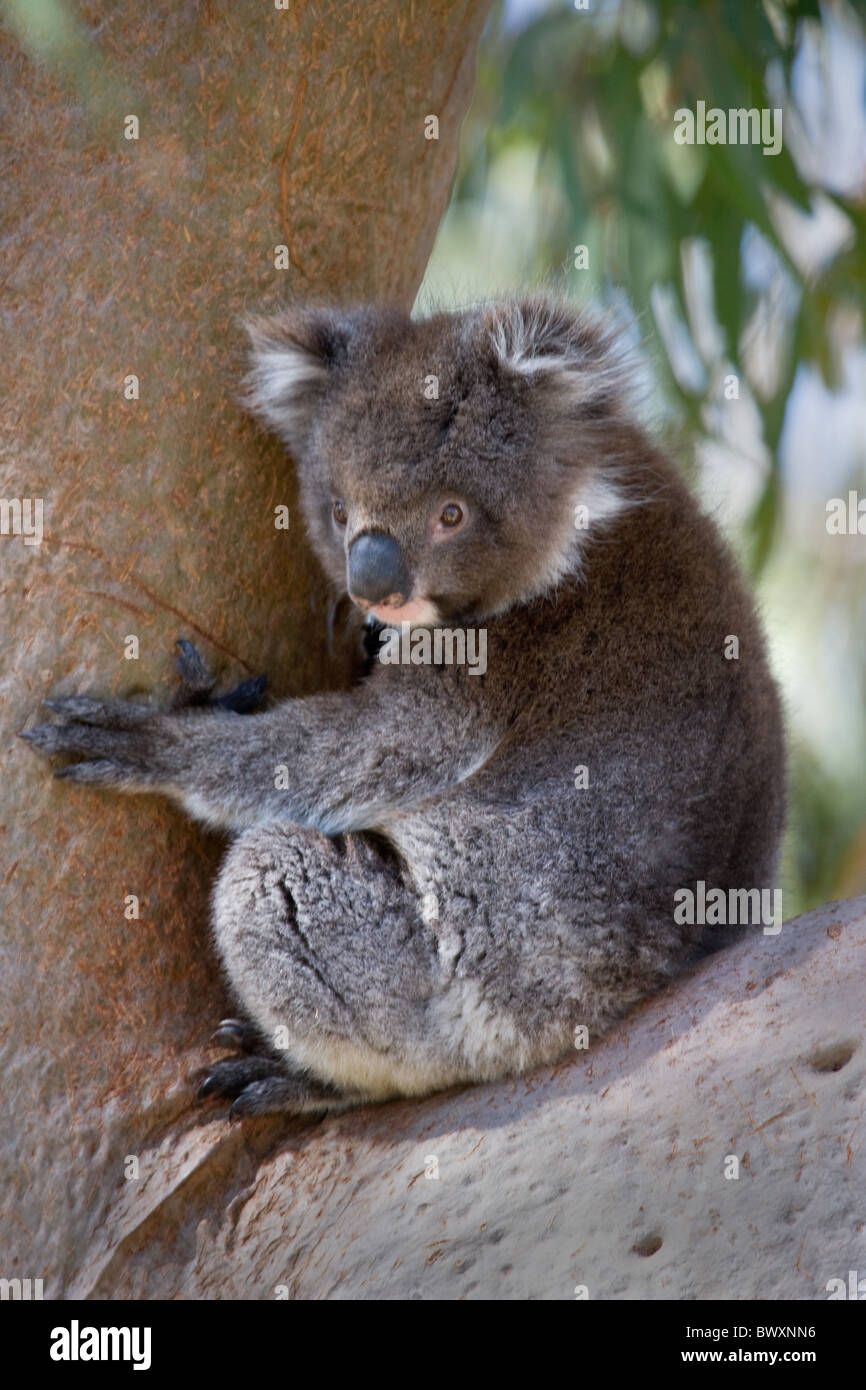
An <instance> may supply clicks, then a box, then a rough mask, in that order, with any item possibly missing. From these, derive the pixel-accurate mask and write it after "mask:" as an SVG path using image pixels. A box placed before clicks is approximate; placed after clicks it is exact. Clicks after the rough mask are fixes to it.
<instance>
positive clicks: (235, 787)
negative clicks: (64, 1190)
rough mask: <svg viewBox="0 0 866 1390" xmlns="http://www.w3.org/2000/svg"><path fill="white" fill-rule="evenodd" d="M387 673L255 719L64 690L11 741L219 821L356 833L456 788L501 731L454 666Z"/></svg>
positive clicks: (91, 779)
mask: <svg viewBox="0 0 866 1390" xmlns="http://www.w3.org/2000/svg"><path fill="white" fill-rule="evenodd" d="M387 675H388V677H391V678H390V679H389V678H387V677H386V678H384V679H380V680H375V679H372V680H369V681H367V682H366V683H365V684H363V685H362V686H361V687H360V688H359V689H357V690H355V691H352V692H350V693H346V694H343V693H336V694H325V695H316V696H312V697H310V698H308V699H301V700H287V701H286V702H285V703H283V704H281V705H278V706H277V707H276V708H275V709H273V710H271V711H269V712H268V713H266V714H259V715H239V714H233V713H229V712H226V711H222V710H183V711H179V712H174V713H157V712H154V711H152V710H149V709H147V708H146V707H143V706H141V705H134V704H127V703H124V702H121V701H103V700H94V699H91V698H89V697H87V696H73V697H71V698H67V699H59V700H55V701H48V702H47V703H48V705H49V707H50V708H51V709H53V710H54V711H55V713H56V714H57V715H59V716H60V720H61V722H60V723H56V724H44V725H41V726H39V727H38V728H35V729H30V730H27V731H26V732H25V733H24V734H23V735H22V737H24V738H26V739H28V740H29V741H30V742H31V743H32V744H34V745H35V747H36V748H38V749H39V750H40V751H42V752H45V753H49V754H54V753H71V754H75V755H77V756H78V757H79V758H80V759H82V761H80V762H77V763H73V764H71V765H70V766H69V767H66V768H64V769H63V770H62V771H61V772H60V773H58V776H61V777H67V778H69V779H71V780H72V781H76V782H83V783H88V784H91V785H101V786H113V787H116V788H118V789H119V790H124V791H132V792H158V793H162V794H164V795H167V796H171V797H173V798H174V799H175V800H177V801H179V802H180V803H181V805H182V806H183V807H184V808H185V809H186V810H187V812H188V813H189V814H190V815H192V816H195V817H196V818H198V819H200V820H203V821H205V822H206V823H208V824H209V825H212V826H215V827H219V828H221V829H226V830H240V829H243V828H245V827H247V826H252V825H256V824H261V823H263V822H266V821H275V820H287V821H288V820H290V821H295V822H297V823H299V824H302V825H308V826H313V827H316V828H318V829H320V830H323V831H325V832H326V833H328V834H338V833H340V832H344V831H349V830H363V829H367V828H370V827H373V826H376V825H380V824H382V823H383V822H384V821H385V820H386V819H387V817H388V816H389V814H392V813H399V812H400V811H403V810H409V809H411V808H412V807H414V806H417V805H419V804H420V803H422V802H424V801H426V800H428V799H430V798H431V797H435V796H438V795H441V794H442V793H444V792H447V791H448V790H449V789H451V788H453V787H455V786H457V785H458V784H459V783H460V782H462V781H464V780H465V779H466V778H467V777H469V776H471V775H472V773H473V772H475V771H477V769H478V768H479V767H480V766H481V765H482V763H484V762H485V761H486V759H487V758H488V757H489V756H490V754H491V753H492V752H493V750H494V748H495V747H496V744H497V742H498V740H499V737H500V736H501V733H502V732H503V730H501V729H499V728H497V727H496V726H495V724H494V722H493V721H492V720H491V719H489V718H488V717H487V715H486V711H485V703H486V702H485V701H484V700H483V698H479V696H481V694H482V692H481V691H480V690H477V689H476V688H474V686H473V678H472V677H471V676H470V675H468V673H467V672H466V671H465V669H464V670H461V671H459V672H458V671H457V670H456V669H455V670H452V671H445V672H443V671H442V669H441V668H439V670H438V671H437V670H436V669H434V668H426V669H424V670H419V668H417V667H414V668H392V669H391V670H389V671H388V673H387ZM482 679H483V678H482Z"/></svg>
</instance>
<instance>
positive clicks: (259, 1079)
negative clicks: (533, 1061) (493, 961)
mask: <svg viewBox="0 0 866 1390" xmlns="http://www.w3.org/2000/svg"><path fill="white" fill-rule="evenodd" d="M214 926H215V934H216V941H217V946H218V949H219V951H220V954H221V956H222V959H223V963H224V965H225V968H226V971H227V973H228V976H229V980H230V982H231V985H232V987H233V989H234V991H235V992H236V995H237V997H238V999H239V1000H240V1002H241V1003H242V1004H243V1006H244V1008H245V1009H246V1011H247V1013H248V1014H249V1016H250V1018H251V1019H252V1020H253V1021H254V1023H255V1026H256V1028H257V1029H258V1031H259V1033H260V1034H261V1036H262V1038H263V1039H264V1041H265V1044H266V1046H267V1049H268V1052H269V1056H268V1057H259V1056H249V1057H246V1058H241V1059H238V1060H237V1061H236V1062H224V1063H221V1064H219V1067H221V1068H222V1070H221V1071H220V1069H219V1067H218V1068H214V1070H213V1072H212V1074H211V1075H212V1078H213V1080H212V1083H211V1078H209V1080H208V1082H206V1083H205V1086H204V1087H203V1091H204V1093H205V1094H222V1095H233V1096H236V1097H237V1099H236V1101H235V1105H234V1107H233V1113H235V1114H238V1113H242V1114H258V1113H265V1112H266V1111H269V1110H290V1111H296V1112H297V1111H300V1110H327V1109H335V1108H345V1107H346V1106H348V1105H352V1104H358V1103H360V1102H361V1101H364V1100H372V1099H384V1098H387V1097H389V1096H395V1095H400V1094H404V1095H405V1094H413V1093H415V1094H417V1093H421V1092H425V1091H429V1090H432V1089H435V1087H436V1085H437V1084H443V1085H445V1084H448V1081H449V1080H451V1079H453V1078H452V1077H451V1076H450V1075H448V1074H447V1067H443V1063H444V1057H443V1051H444V1050H445V1049H446V1047H447V1043H446V1041H445V1040H444V1039H439V1040H437V1038H436V1036H435V1030H434V1029H432V1027H431V1023H430V1018H429V1010H428V1002H429V1001H430V1000H431V998H432V997H433V996H434V995H435V993H436V988H437V980H438V978H439V965H438V956H437V943H436V940H435V938H434V936H433V935H432V933H431V931H430V928H429V927H428V926H427V925H426V924H425V922H424V921H423V919H422V917H421V914H420V912H419V904H418V902H417V899H416V897H415V895H414V893H413V892H412V890H411V887H410V886H409V885H407V884H406V883H405V882H404V880H403V877H402V873H401V867H400V864H399V862H398V861H397V860H396V859H395V858H394V857H392V856H391V855H390V854H389V852H388V851H387V848H386V847H383V846H382V845H380V843H379V842H378V841H377V840H376V839H375V838H374V837H372V836H367V835H347V836H345V837H337V838H336V839H331V838H328V837H327V836H325V835H323V834H321V833H319V832H318V831H314V830H307V829H303V828H301V827H298V826H295V825H293V824H287V825H282V824H280V825H270V826H264V827H261V828H256V829H254V830H249V831H247V832H245V833H244V834H243V835H242V836H241V837H240V838H239V839H238V840H237V841H236V842H235V844H234V845H233V847H232V848H231V850H230V851H229V854H228V856H227V859H226V863H225V865H224V867H223V870H222V873H221V875H220V878H219V881H218V883H217V887H216V891H215V895H214ZM434 1012H435V1011H434ZM245 1069H246V1070H245Z"/></svg>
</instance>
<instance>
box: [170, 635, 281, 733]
mask: <svg viewBox="0 0 866 1390" xmlns="http://www.w3.org/2000/svg"><path fill="white" fill-rule="evenodd" d="M175 645H176V646H177V671H178V675H179V676H180V680H181V693H180V695H179V696H178V698H177V700H176V701H175V709H188V708H190V707H191V706H196V705H197V706H201V705H206V706H208V708H210V709H227V710H231V711H232V712H233V713H234V714H252V713H253V711H254V710H256V709H258V707H259V705H261V703H262V700H263V699H264V696H265V691H266V690H267V688H268V678H267V676H254V677H253V679H252V680H248V681H241V683H240V685H238V686H236V687H235V689H234V690H229V691H227V692H226V694H225V695H214V694H212V691H213V688H214V685H215V684H216V681H215V678H214V676H213V675H212V674H211V671H210V668H209V667H208V665H207V663H206V662H205V660H204V658H203V657H202V656H201V655H200V653H199V652H198V651H197V650H196V648H195V647H194V646H193V644H192V642H187V640H186V639H185V638H183V637H179V638H178V639H177V642H176V644H175Z"/></svg>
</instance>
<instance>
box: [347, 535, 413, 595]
mask: <svg viewBox="0 0 866 1390" xmlns="http://www.w3.org/2000/svg"><path fill="white" fill-rule="evenodd" d="M408 589H409V576H408V575H407V573H406V569H405V567H404V565H403V556H402V554H401V551H400V547H399V545H398V544H397V542H396V541H395V540H394V537H393V536H386V535H385V534H384V532H382V531H368V532H367V534H366V535H363V536H358V538H357V540H354V541H353V542H352V544H351V545H350V547H349V593H350V594H352V595H353V597H354V598H360V599H365V600H366V602H367V603H382V602H383V601H384V600H385V599H389V598H393V599H394V601H395V602H399V603H402V602H403V601H404V600H405V599H406V598H408Z"/></svg>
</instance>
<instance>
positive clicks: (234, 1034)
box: [210, 1018, 261, 1052]
mask: <svg viewBox="0 0 866 1390" xmlns="http://www.w3.org/2000/svg"><path fill="white" fill-rule="evenodd" d="M210 1041H211V1042H212V1043H217V1044H218V1045H219V1046H221V1047H233V1048H235V1050H236V1051H238V1052H253V1051H254V1050H255V1049H256V1047H260V1046H261V1038H260V1037H259V1034H258V1033H257V1031H256V1029H255V1028H253V1027H252V1025H251V1024H249V1023H244V1021H243V1019H240V1018H224V1019H223V1020H222V1021H221V1022H220V1023H219V1024H218V1026H217V1027H216V1029H215V1030H214V1032H213V1033H211V1036H210Z"/></svg>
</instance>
